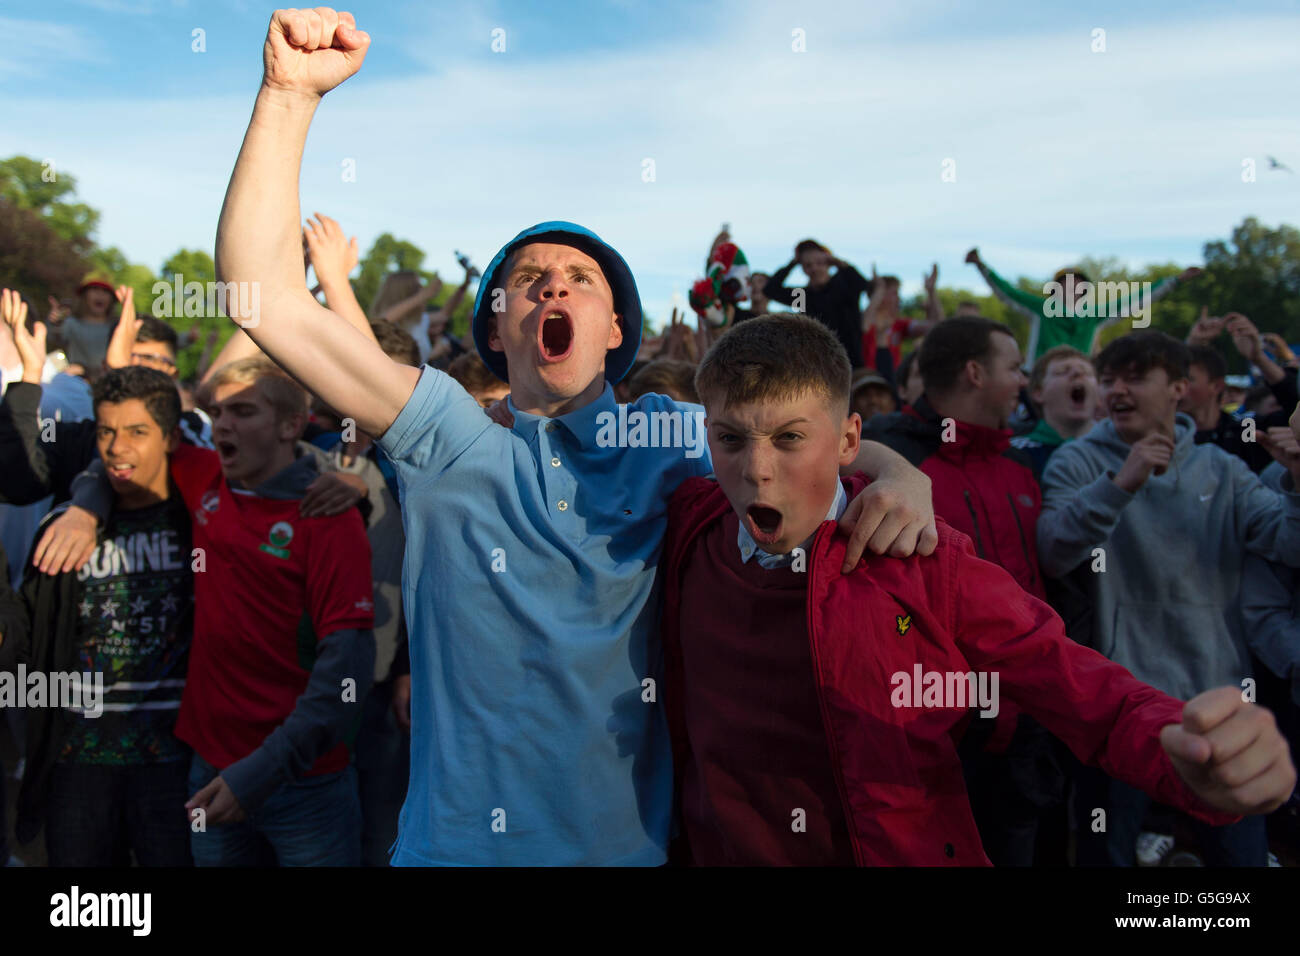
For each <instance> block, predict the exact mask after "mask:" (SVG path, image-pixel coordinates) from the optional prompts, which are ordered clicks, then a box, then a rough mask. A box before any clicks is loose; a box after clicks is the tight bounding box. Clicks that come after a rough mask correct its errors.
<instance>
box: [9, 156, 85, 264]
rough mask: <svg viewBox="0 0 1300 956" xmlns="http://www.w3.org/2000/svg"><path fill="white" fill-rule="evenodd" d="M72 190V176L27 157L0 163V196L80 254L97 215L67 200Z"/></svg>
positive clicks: (73, 182)
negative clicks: (27, 211) (31, 214)
mask: <svg viewBox="0 0 1300 956" xmlns="http://www.w3.org/2000/svg"><path fill="white" fill-rule="evenodd" d="M76 190H77V180H76V177H74V176H71V175H69V174H67V173H60V172H59V171H58V169H57V168H55V167H54V166H52V165H51V164H49V163H43V162H40V161H38V160H35V159H32V158H31V157H30V156H11V157H10V158H8V159H5V160H0V196H2V197H4V198H5V199H7V200H9V201H10V202H12V203H13V204H14V205H15V206H17V207H18V208H19V209H30V210H32V211H33V212H35V213H36V214H37V215H39V216H40V217H41V218H42V219H43V220H44V221H45V224H46V225H48V226H49V227H50V229H52V230H53V231H54V233H55V234H56V235H58V236H61V237H62V238H63V239H65V240H67V241H68V242H70V243H72V244H73V246H74V247H76V248H77V249H78V251H80V252H83V253H84V252H85V251H86V250H87V249H88V248H89V247H90V245H91V243H92V239H91V236H92V235H93V234H94V232H95V229H96V227H97V226H98V225H99V213H98V212H97V211H95V210H94V209H92V208H90V207H89V206H87V205H86V204H85V203H81V202H71V201H68V200H71V199H73V198H75V193H76Z"/></svg>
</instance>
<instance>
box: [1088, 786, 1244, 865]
mask: <svg viewBox="0 0 1300 956" xmlns="http://www.w3.org/2000/svg"><path fill="white" fill-rule="evenodd" d="M1075 785H1076V788H1077V789H1076V790H1075V801H1076V802H1075V816H1076V822H1077V825H1078V831H1077V832H1078V851H1077V857H1076V859H1077V862H1078V865H1079V866H1136V865H1137V856H1136V851H1137V838H1138V834H1139V833H1140V832H1141V831H1142V823H1143V820H1144V819H1145V818H1146V815H1147V810H1149V809H1150V807H1151V804H1152V802H1153V801H1152V800H1151V798H1150V797H1148V796H1147V795H1146V794H1145V793H1143V792H1142V791H1141V790H1138V789H1136V788H1134V787H1130V786H1128V785H1127V784H1124V783H1120V782H1119V781H1118V780H1113V779H1111V778H1110V777H1108V776H1107V775H1106V774H1104V773H1102V772H1101V771H1100V770H1097V769H1096V768H1093V767H1083V768H1082V769H1081V770H1080V773H1079V775H1078V777H1076V779H1075ZM1096 808H1102V809H1104V810H1105V811H1106V832H1104V833H1094V832H1093V831H1092V811H1093V810H1094V809H1096ZM1180 816H1181V814H1180ZM1185 819H1187V820H1188V821H1189V822H1190V824H1191V827H1192V830H1193V831H1194V832H1195V834H1196V841H1197V843H1198V844H1199V847H1200V851H1201V858H1202V859H1203V860H1204V861H1205V865H1206V866H1267V865H1268V831H1267V829H1266V827H1265V823H1264V820H1265V818H1264V817H1262V816H1253V817H1244V818H1243V819H1242V820H1241V821H1240V822H1238V823H1233V824H1229V825H1228V826H1224V827H1215V826H1210V825H1209V824H1208V823H1202V822H1201V821H1200V820H1196V819H1193V818H1191V817H1186V818H1185Z"/></svg>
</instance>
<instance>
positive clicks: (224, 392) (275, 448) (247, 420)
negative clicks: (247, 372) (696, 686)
mask: <svg viewBox="0 0 1300 956" xmlns="http://www.w3.org/2000/svg"><path fill="white" fill-rule="evenodd" d="M211 413H212V444H213V447H215V448H216V450H217V455H218V456H219V457H220V459H221V471H222V473H223V474H224V475H225V476H226V481H228V482H229V483H230V484H231V485H235V486H237V487H243V488H253V487H256V486H257V485H259V484H261V483H262V482H263V481H265V480H266V479H268V478H270V477H272V476H273V475H275V474H276V473H277V472H279V471H280V470H282V469H283V468H285V467H287V466H288V465H289V464H290V463H291V462H292V461H293V448H294V443H295V442H296V441H297V439H298V434H299V433H300V432H301V431H302V419H303V417H304V416H305V410H304V412H303V414H300V415H297V416H282V415H280V414H278V413H277V411H276V409H275V407H274V406H273V405H272V404H271V402H270V400H269V399H268V398H267V397H266V395H265V394H264V393H263V389H262V387H261V383H259V382H252V383H248V384H245V383H242V382H230V383H228V384H225V385H218V386H217V388H216V390H215V391H214V392H213V393H212V406H211Z"/></svg>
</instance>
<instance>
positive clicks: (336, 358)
mask: <svg viewBox="0 0 1300 956" xmlns="http://www.w3.org/2000/svg"><path fill="white" fill-rule="evenodd" d="M369 43H370V38H369V36H368V35H367V34H365V33H361V32H359V31H358V30H357V29H356V26H355V22H354V20H353V18H352V17H351V15H350V14H346V13H342V14H338V13H335V12H334V11H332V10H326V9H324V8H318V9H317V10H315V11H301V10H287V11H284V10H282V11H277V12H276V13H275V14H274V15H273V16H272V19H271V24H270V28H269V30H268V34H267V40H266V46H265V49H264V63H265V74H264V77H263V83H262V88H261V90H260V91H259V93H258V97H257V104H256V106H255V108H254V111H253V117H252V119H251V121H250V123H249V128H248V133H247V135H246V137H245V139H244V144H243V148H242V150H241V152H240V156H239V159H238V162H237V164H236V166H235V171H234V174H233V176H232V178H231V182H230V187H229V190H228V192H227V195H226V202H225V206H224V208H223V210H222V215H221V222H220V225H219V227H218V234H217V268H218V271H219V273H220V275H221V279H222V280H223V281H237V282H255V283H257V284H258V285H259V287H260V291H261V296H262V298H261V301H262V302H263V303H265V304H266V308H264V309H263V310H262V312H261V314H260V315H259V316H251V315H250V316H233V318H235V320H236V321H237V322H239V323H240V324H241V325H244V327H245V328H246V330H247V331H248V333H249V335H250V336H252V338H253V339H254V340H255V341H256V342H257V344H258V345H259V346H260V347H261V348H262V349H263V350H264V351H265V352H267V354H269V355H270V356H271V357H272V358H273V359H275V360H276V361H277V362H278V363H279V364H281V365H282V366H283V367H284V368H285V369H286V370H287V371H288V372H289V373H290V374H291V375H292V376H293V377H294V378H296V379H297V380H298V381H300V382H301V383H302V384H303V385H304V386H306V387H307V388H308V389H310V390H311V391H312V392H314V393H315V394H316V395H318V396H319V397H320V398H321V399H323V400H324V401H325V402H326V403H327V404H328V405H330V406H331V407H333V408H336V409H338V411H339V412H340V413H341V414H343V415H346V416H348V417H351V418H353V419H354V420H355V421H356V424H357V427H358V428H360V429H363V430H364V431H366V432H368V433H370V434H372V435H378V436H382V437H381V438H380V439H379V444H380V445H381V447H382V448H383V449H384V451H385V452H386V453H387V454H388V455H389V457H390V458H391V459H392V460H393V461H394V463H395V465H396V470H397V476H398V482H399V484H400V489H401V498H402V510H403V521H404V524H405V528H406V562H405V569H404V577H403V601H404V604H405V608H406V615H407V622H408V629H409V633H410V652H411V679H412V684H411V780H410V786H409V789H408V793H407V798H406V804H405V806H404V807H403V810H402V816H401V822H400V827H399V833H398V838H397V843H396V844H395V849H394V854H393V860H392V862H393V863H394V864H396V865H438V864H470V865H474V864H478V865H522V866H527V865H578V864H609V865H614V864H628V865H655V864H659V863H662V862H664V860H665V859H666V855H667V846H668V840H669V837H670V833H671V826H672V792H673V788H672V777H671V774H672V769H671V754H670V746H669V740H668V736H667V730H666V726H665V720H664V717H663V714H662V712H661V709H660V704H659V701H658V694H657V678H658V675H659V663H660V648H659V641H658V632H657V623H658V622H657V615H658V592H657V589H656V586H655V572H656V568H657V564H658V560H659V555H660V551H661V549H662V539H663V533H664V530H665V523H666V515H667V503H668V498H669V497H670V496H671V494H672V492H673V491H674V490H675V489H676V488H677V487H678V486H679V485H680V484H681V483H682V482H683V481H684V480H686V479H687V478H689V477H692V476H696V475H707V474H708V473H710V472H711V470H712V465H711V462H710V459H709V455H708V451H707V447H706V446H705V444H704V436H703V435H702V434H697V433H696V424H697V423H698V422H699V421H700V420H701V419H700V418H697V417H696V413H702V411H703V410H702V409H701V408H700V407H699V406H695V405H685V404H681V403H677V402H674V401H672V400H671V399H669V398H667V397H665V396H662V395H648V396H646V397H645V398H643V399H642V400H641V401H639V402H638V403H636V404H635V405H633V406H619V405H617V404H616V403H615V402H614V398H613V392H612V388H611V383H613V382H616V381H618V380H619V379H620V378H621V377H622V376H623V375H624V374H626V372H627V370H628V368H629V367H630V366H631V364H632V360H633V358H634V357H635V355H636V352H637V347H638V344H639V340H640V332H641V308H640V300H639V298H638V295H637V291H636V283H635V281H634V280H633V278H632V273H631V271H630V270H629V269H628V267H627V264H626V263H625V262H624V261H623V258H622V257H621V256H620V255H619V254H618V253H617V252H615V251H614V250H613V249H612V248H611V247H610V246H608V245H607V244H606V243H604V242H603V241H602V240H601V239H600V238H599V237H597V236H596V235H595V234H594V233H592V232H590V231H589V230H587V229H584V228H583V227H581V226H576V225H574V224H572V223H567V222H546V223H541V224H539V225H537V226H534V227H532V228H531V229H526V230H524V231H523V232H522V233H520V234H519V235H518V236H516V237H515V238H514V239H513V240H511V241H510V242H509V243H508V244H507V245H506V246H505V247H504V248H503V249H502V250H501V251H500V252H498V253H497V255H496V256H495V258H493V260H492V262H491V264H490V265H489V266H488V268H487V270H486V272H485V274H484V277H483V282H482V285H481V287H480V289H479V293H478V298H477V301H476V302H475V308H474V319H473V331H474V341H475V344H476V345H477V347H478V350H479V353H480V355H481V356H482V358H483V360H484V362H486V363H487V365H488V367H489V368H491V369H492V370H493V372H495V374H497V375H498V376H500V377H501V378H502V379H505V380H508V381H509V383H510V387H511V395H510V399H509V402H508V407H509V410H510V412H511V413H512V414H513V416H514V421H513V424H512V425H511V427H510V428H503V427H501V426H499V425H497V424H494V423H493V422H491V421H490V420H489V419H488V418H487V417H486V416H484V414H483V411H482V409H481V408H480V407H479V405H478V403H477V402H475V401H474V400H473V399H472V398H471V397H470V396H469V395H468V394H467V393H466V392H465V391H464V389H463V388H461V387H460V386H459V385H458V384H457V383H456V382H455V381H454V380H453V379H451V378H450V377H448V376H447V375H444V374H443V373H441V372H438V371H437V370H434V369H431V368H428V367H425V368H423V369H412V368H407V367H403V366H399V365H397V364H396V363H394V362H393V361H392V360H390V359H389V358H388V357H387V356H385V355H384V354H383V352H381V351H380V350H379V349H378V348H377V347H376V346H375V345H374V343H372V342H369V341H368V340H367V339H366V338H365V337H364V336H362V334H361V333H360V332H358V331H357V330H355V329H354V328H353V327H352V326H350V325H348V324H347V323H346V322H345V321H343V320H342V319H340V318H339V317H338V316H336V315H334V314H333V313H331V312H329V311H328V310H327V309H324V308H323V307H321V306H320V305H319V304H318V303H317V302H316V301H315V300H314V299H313V298H312V297H311V295H310V293H309V292H308V291H307V289H306V288H305V287H304V285H303V282H302V252H301V243H300V240H299V238H298V237H299V232H298V230H299V226H298V200H297V196H298V183H297V174H298V167H299V164H300V161H301V155H302V148H303V144H304V142H305V140H306V136H307V129H308V126H309V125H310V122H311V117H312V115H313V113H314V111H315V108H316V106H317V104H318V103H319V101H320V98H321V96H322V95H324V93H326V92H327V91H328V90H330V89H332V88H334V87H335V86H337V85H338V84H339V83H341V82H343V81H344V80H345V79H347V78H348V77H349V76H351V75H352V74H353V73H355V72H356V71H357V69H358V68H359V67H360V65H361V60H362V59H363V57H364V56H365V52H366V49H367V48H368V47H369ZM634 413H635V414H634ZM688 422H689V424H688ZM647 426H648V427H647ZM652 432H653V434H651V433H652ZM697 440H698V444H697ZM859 463H860V464H862V465H863V466H864V467H865V468H866V470H867V471H869V472H870V473H872V474H876V475H877V476H878V477H880V478H881V479H882V480H881V481H877V482H875V483H874V485H873V486H872V488H873V489H874V490H871V491H869V492H866V493H864V494H863V495H861V496H859V498H858V499H857V500H856V501H855V502H853V503H852V504H851V505H850V507H849V509H848V510H847V511H846V512H845V518H844V525H845V526H846V527H849V528H853V535H854V537H853V543H854V547H855V548H856V552H857V554H858V555H860V554H861V553H862V551H863V550H864V548H865V547H868V546H869V547H871V549H872V550H873V551H876V552H883V551H885V550H891V552H892V553H900V554H906V553H911V552H913V551H914V550H919V551H921V552H922V553H929V551H931V550H933V548H934V543H935V541H936V533H935V530H934V522H933V514H932V511H931V509H930V501H929V482H928V480H927V479H925V478H924V476H922V475H920V473H919V472H915V471H914V470H912V469H911V468H910V466H907V465H906V464H905V463H904V462H903V461H902V459H901V458H896V457H894V456H893V455H892V453H890V452H888V451H887V450H886V449H884V448H883V447H879V446H877V447H875V448H873V449H871V450H870V452H868V453H867V454H866V455H865V456H864V457H863V458H861V459H859ZM850 557H853V558H854V563H856V556H854V554H853V549H851V550H850Z"/></svg>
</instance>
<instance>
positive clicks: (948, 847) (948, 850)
mask: <svg viewBox="0 0 1300 956" xmlns="http://www.w3.org/2000/svg"><path fill="white" fill-rule="evenodd" d="M956 853H957V851H956V850H954V849H953V847H952V844H951V843H945V844H944V845H943V855H944V856H946V857H947V858H948V859H950V860H951V859H952V858H953V857H954V856H955V855H956Z"/></svg>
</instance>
